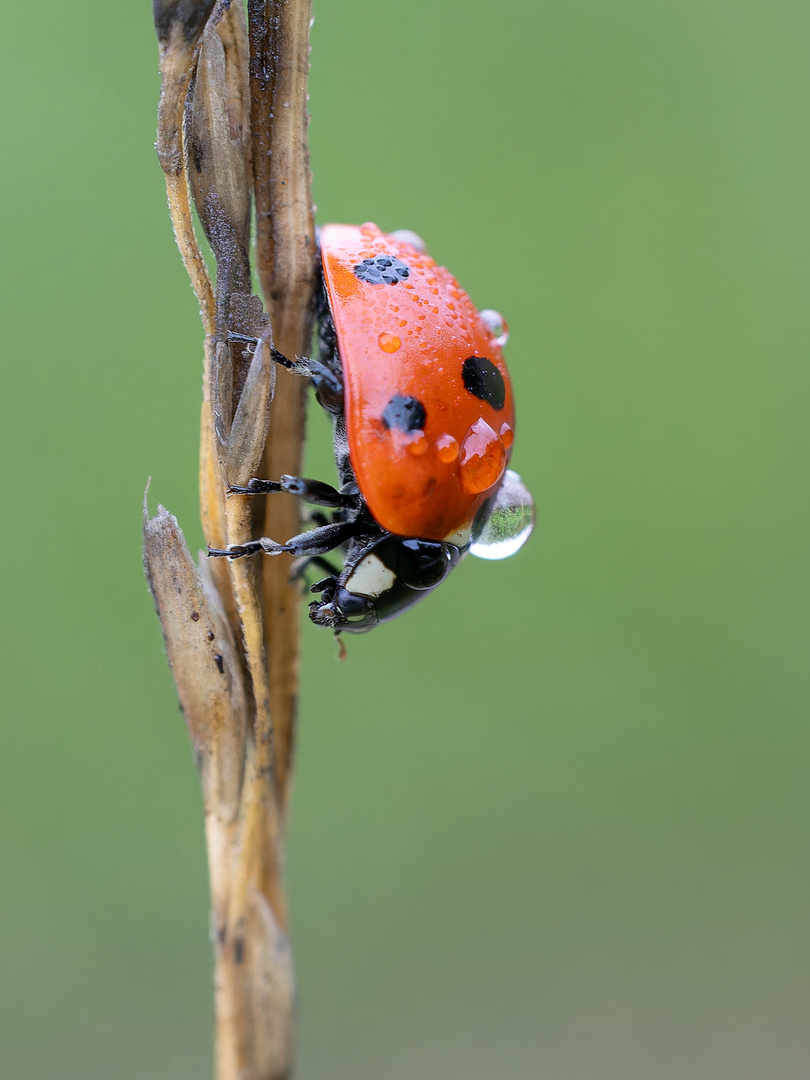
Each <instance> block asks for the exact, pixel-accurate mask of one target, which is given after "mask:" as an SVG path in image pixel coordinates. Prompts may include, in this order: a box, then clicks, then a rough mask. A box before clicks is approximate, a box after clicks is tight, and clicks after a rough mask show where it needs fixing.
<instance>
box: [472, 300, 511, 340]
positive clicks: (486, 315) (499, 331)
mask: <svg viewBox="0 0 810 1080" xmlns="http://www.w3.org/2000/svg"><path fill="white" fill-rule="evenodd" d="M478 314H479V316H480V318H481V322H482V323H483V324H484V326H485V327H486V328H487V330H489V332H490V334H492V336H493V338H494V339H495V344H496V345H499V346H500V347H501V348H503V347H504V345H505V344H506V343H507V341H508V340H509V324H508V323H507V321H506V319H505V318H504V317H503V315H501V313H500V312H499V311H493V310H492V309H491V308H484V310H483V311H479V312H478Z"/></svg>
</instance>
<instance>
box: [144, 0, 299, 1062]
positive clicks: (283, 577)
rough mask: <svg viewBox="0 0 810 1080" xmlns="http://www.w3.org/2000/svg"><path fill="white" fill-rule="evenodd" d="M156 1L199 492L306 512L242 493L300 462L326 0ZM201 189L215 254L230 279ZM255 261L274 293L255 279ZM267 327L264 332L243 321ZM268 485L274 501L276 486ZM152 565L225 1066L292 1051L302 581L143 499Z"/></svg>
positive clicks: (223, 507)
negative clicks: (203, 846)
mask: <svg viewBox="0 0 810 1080" xmlns="http://www.w3.org/2000/svg"><path fill="white" fill-rule="evenodd" d="M247 6H248V18H247V20H246V18H245V14H244V8H243V6H242V4H241V3H237V4H233V5H231V3H230V2H229V0H218V2H216V3H214V2H212V0H205V2H201V0H155V2H154V17H155V27H156V29H157V34H158V40H159V45H160V70H161V77H162V87H161V98H160V106H159V112H158V138H157V151H158V157H159V160H160V164H161V166H162V168H163V171H164V174H165V177H166V187H167V192H168V199H169V209H170V212H171V217H172V224H173V226H174V232H175V236H176V238H177V244H178V247H179V248H180V253H181V255H182V257H183V262H184V264H185V266H186V270H187V271H188V274H189V277H190V278H191V283H192V285H193V287H194V291H195V293H196V295H197V299H198V300H199V304H200V314H201V317H202V322H203V330H204V334H205V368H204V393H203V407H202V421H201V438H200V502H201V515H202V521H203V528H204V532H205V538H206V541H207V542H208V543H209V544H210V545H211V546H212V547H223V546H225V545H227V544H238V543H241V542H244V541H245V540H247V539H249V538H252V537H254V536H257V535H271V536H292V535H294V534H295V533H296V532H298V531H299V528H300V525H299V521H298V507H297V503H296V500H295V499H293V498H292V497H291V496H287V495H277V496H275V497H274V498H273V499H267V500H253V501H251V500H250V499H249V498H246V497H244V496H232V497H230V498H227V497H226V490H227V488H228V485H230V484H235V485H239V484H244V483H246V481H247V480H249V479H250V477H252V476H254V475H263V476H278V475H280V474H281V473H291V474H298V473H300V466H301V450H302V442H303V427H304V392H305V386H304V380H302V379H300V378H296V377H295V376H291V375H289V374H288V373H287V372H286V371H283V370H278V371H277V370H276V366H275V365H274V363H273V361H272V360H271V357H270V350H271V346H273V345H274V346H275V347H276V348H278V349H279V350H280V351H281V352H283V353H285V355H288V356H295V355H300V354H303V353H306V352H307V350H308V346H309V341H310V336H311V318H312V293H313V289H314V273H315V264H314V256H315V241H314V226H313V219H312V200H311V195H310V175H309V156H308V150H307V137H306V136H307V112H306V77H307V70H308V63H309V37H308V35H309V23H310V3H309V0H303V2H299V0H287V2H283V0H276V2H270V0H249V3H248V5H247ZM192 203H193V206H194V208H195V209H196V212H197V216H198V218H199V222H200V224H201V226H202V228H203V230H204V232H205V236H206V239H207V241H208V243H209V245H210V247H211V250H212V252H213V255H214V259H215V262H216V275H215V284H213V283H212V281H211V276H210V274H209V272H208V269H207V267H206V263H205V260H204V258H203V256H202V254H201V251H200V247H199V243H198V240H197V237H196V235H195V232H194V224H193V220H192V210H191V207H192ZM252 207H255V213H256V237H257V242H256V251H255V270H256V274H257V277H258V280H259V282H260V285H261V290H262V294H263V301H264V303H262V301H261V300H260V299H259V298H258V297H256V296H254V295H252V292H251V281H252V268H251V252H250V232H251V212H252ZM234 334H239V335H242V336H247V337H252V338H256V339H258V341H259V344H258V346H257V347H256V348H255V349H254V350H250V349H246V348H245V345H244V344H242V343H235V342H234V341H233V340H231V335H234ZM262 502H266V508H265V507H264V506H261V505H259V504H260V503H262ZM144 554H145V563H146V570H147V575H148V577H149V582H150V585H151V588H152V592H153V594H154V597H155V603H156V606H157V610H158V614H159V616H160V620H161V623H162V626H163V632H164V636H165V639H166V647H167V651H168V655H169V662H170V664H171V668H172V672H173V675H174V678H175V681H176V683H177V688H178V692H179V695H180V701H181V704H182V707H183V711H184V714H185V718H186V723H187V725H188V730H189V734H190V736H191V739H192V743H193V746H194V752H195V757H196V761H197V764H198V768H199V771H200V778H201V782H202V788H203V794H204V798H205V813H206V836H207V843H208V857H209V865H210V875H211V900H212V909H213V915H212V923H213V936H214V947H215V954H216V1075H217V1080H282V1078H286V1077H290V1076H291V1075H292V1070H293V1051H294V1038H295V1017H294V980H293V969H292V959H291V954H290V946H289V940H288V937H287V911H286V903H285V896H284V887H283V854H284V825H285V817H286V811H287V805H288V799H289V787H290V770H291V759H292V749H293V733H294V723H295V705H296V694H297V675H298V612H299V594H298V591H297V590H296V589H295V588H294V587H292V586H291V585H290V584H289V581H288V575H289V564H288V560H286V559H276V560H264V561H262V560H258V559H245V560H239V561H235V562H230V561H227V560H217V561H216V562H208V561H207V560H205V559H204V558H202V559H201V560H200V562H199V565H195V563H194V562H193V560H192V559H191V557H190V555H189V552H188V550H187V547H186V544H185V541H184V540H183V536H182V533H181V531H180V529H179V526H178V524H177V522H176V521H175V519H174V518H173V517H172V516H171V515H170V514H169V513H167V511H166V510H164V509H163V508H158V512H157V514H156V515H155V516H154V517H152V518H149V517H148V515H147V514H146V511H145V513H144Z"/></svg>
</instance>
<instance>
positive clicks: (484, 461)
mask: <svg viewBox="0 0 810 1080" xmlns="http://www.w3.org/2000/svg"><path fill="white" fill-rule="evenodd" d="M459 463H460V465H461V486H462V487H463V488H464V490H465V491H466V492H467V494H468V495H480V493H481V492H482V491H486V490H487V489H488V488H491V487H492V485H493V484H497V482H498V481H499V480H500V478H501V477H502V476H503V471H504V469H505V468H506V450H505V449H504V445H503V443H502V442H501V439H500V436H499V435H498V433H497V432H495V431H493V430H492V428H491V427H490V426H489V424H488V423H487V422H486V420H484V418H483V417H481V419H480V420H476V422H475V423H474V424H473V425H472V427H471V428H470V429H469V431H468V432H467V434H466V435H465V436H464V441H463V442H462V444H461V453H460V455H459Z"/></svg>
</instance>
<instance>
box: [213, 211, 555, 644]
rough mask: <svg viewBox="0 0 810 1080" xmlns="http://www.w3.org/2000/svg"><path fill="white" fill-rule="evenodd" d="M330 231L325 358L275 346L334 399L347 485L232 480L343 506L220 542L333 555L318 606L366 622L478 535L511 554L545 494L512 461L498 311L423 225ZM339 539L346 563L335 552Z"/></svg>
mask: <svg viewBox="0 0 810 1080" xmlns="http://www.w3.org/2000/svg"><path fill="white" fill-rule="evenodd" d="M319 246H320V287H319V299H318V308H317V334H318V356H317V359H309V358H306V357H299V358H296V359H295V360H290V359H288V358H287V357H285V356H283V355H281V354H280V353H278V352H276V351H275V350H273V354H272V355H273V359H274V360H276V361H277V362H278V363H280V364H282V365H284V366H285V367H287V368H288V369H289V370H291V371H293V372H295V373H298V374H301V375H303V376H306V377H308V378H310V379H311V381H312V383H313V385H314V388H315V394H316V397H317V399H318V402H319V403H320V404H321V405H322V406H323V408H324V409H326V410H327V411H328V412H329V413H330V414H331V416H332V421H333V427H334V453H335V462H336V465H337V471H338V475H339V477H340V487H339V488H334V487H331V486H330V485H328V484H324V483H322V482H320V481H316V480H310V479H305V478H303V477H297V476H282V477H281V479H280V480H278V481H273V480H257V479H254V480H251V481H250V482H249V483H248V484H247V486H244V487H231V488H230V489H229V492H230V493H239V494H245V495H257V494H262V493H269V492H277V491H285V492H288V493H290V494H294V495H299V496H301V497H302V498H303V499H304V500H306V501H307V502H310V503H312V504H314V505H316V506H321V507H326V508H329V509H330V510H331V511H332V512H333V513H332V515H331V517H330V518H327V517H325V516H324V515H319V518H320V522H321V523H320V524H319V525H318V526H317V527H315V528H313V529H311V530H310V531H308V532H304V533H301V534H300V535H299V536H294V537H293V538H292V539H291V540H288V541H287V542H286V543H283V544H282V543H277V542H276V541H275V540H271V539H269V538H263V539H260V540H254V541H251V542H250V543H247V544H241V545H232V546H230V547H229V548H226V549H212V550H210V551H209V554H210V555H214V556H225V557H228V558H231V559H235V558H240V557H242V556H245V555H253V554H255V553H258V552H265V553H266V554H268V555H279V554H282V553H288V554H290V555H293V556H296V557H297V558H298V559H299V560H300V561H299V563H298V567H297V569H298V570H299V571H300V570H301V569H302V568H304V567H306V566H310V565H313V566H316V567H320V568H322V569H324V570H326V571H327V574H328V576H327V577H325V578H323V579H322V580H320V581H318V582H316V583H315V584H314V585H312V586H311V591H312V592H313V593H318V594H320V598H319V599H318V600H316V601H315V602H313V603H311V604H310V605H309V616H310V618H311V619H312V621H313V622H314V623H316V624H317V625H319V626H328V627H331V628H332V629H333V630H334V631H335V633H340V632H341V631H354V632H356V631H365V630H370V629H372V628H373V627H374V626H376V625H377V624H378V623H381V622H385V621H387V620H389V619H392V618H394V617H395V616H397V615H399V614H401V613H402V612H403V611H405V610H406V609H407V608H409V607H411V606H412V605H413V604H415V603H416V602H417V601H418V600H420V599H421V598H422V597H423V596H425V595H426V594H427V593H428V592H430V591H431V590H432V589H434V588H435V587H436V586H437V585H438V584H439V583H440V582H441V581H443V580H444V578H446V577H447V575H448V574H449V572H450V571H451V570H452V569H453V567H454V566H456V565H457V564H458V563H459V562H460V561H461V559H462V558H463V557H464V555H465V554H466V553H467V552H468V551H470V552H472V553H473V554H474V555H478V556H480V557H483V558H490V559H493V558H503V557H505V556H507V555H511V554H512V553H513V552H514V551H516V550H517V549H518V548H519V547H521V546H522V545H523V543H524V542H525V541H526V539H527V538H528V536H529V534H530V533H531V531H532V528H533V525H534V508H533V505H532V500H531V496H530V494H529V492H528V491H527V490H526V488H525V486H524V485H523V483H522V481H521V479H520V477H519V476H518V475H517V473H514V472H512V471H511V470H509V469H508V468H507V465H508V464H509V458H510V456H511V453H512V445H513V440H514V432H515V410H514V402H513V397H512V384H511V382H510V379H509V374H508V372H507V370H506V365H505V364H504V360H503V355H502V352H501V348H502V346H503V345H505V343H506V340H507V328H506V324H505V322H504V321H503V319H502V318H501V317H500V316H499V315H498V314H497V312H493V311H480V312H479V311H477V310H476V308H475V307H474V306H473V304H472V302H471V301H470V299H469V297H468V296H467V294H466V293H465V292H464V291H463V290H462V289H461V287H460V286H459V284H458V282H457V281H456V280H455V278H454V277H453V276H452V275H451V274H450V273H449V271H447V270H445V269H444V267H441V266H437V265H436V263H435V262H434V261H433V259H431V258H430V256H429V255H428V254H427V253H426V251H425V249H424V245H423V243H422V241H421V240H420V239H419V237H418V236H416V235H415V234H414V233H410V232H404V231H403V232H395V233H390V234H386V233H383V232H382V231H381V230H380V229H379V228H378V227H377V226H376V225H371V224H366V225H361V226H355V225H327V226H324V228H323V229H322V230H321V232H320V240H319ZM231 337H232V339H236V340H244V341H251V339H247V338H239V336H238V335H231ZM253 344H255V341H254V342H253ZM336 549H340V550H341V551H342V566H341V568H337V567H335V566H332V564H331V563H329V562H328V561H327V560H326V558H325V556H326V555H328V554H329V553H330V552H332V551H335V550H336Z"/></svg>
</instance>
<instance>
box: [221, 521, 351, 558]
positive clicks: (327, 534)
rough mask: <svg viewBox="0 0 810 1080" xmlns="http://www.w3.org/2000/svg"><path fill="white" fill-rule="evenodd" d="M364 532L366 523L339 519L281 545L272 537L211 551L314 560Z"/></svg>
mask: <svg viewBox="0 0 810 1080" xmlns="http://www.w3.org/2000/svg"><path fill="white" fill-rule="evenodd" d="M361 532H363V526H362V525H359V524H358V523H357V522H355V521H338V522H335V523H334V524H332V525H321V526H320V528H318V529H312V530H311V531H310V532H305V533H300V534H299V535H298V536H293V537H292V539H290V540H288V541H287V543H286V544H279V543H278V542H277V541H276V540H271V539H270V537H269V536H263V537H262V538H261V539H259V540H249V541H248V542H247V543H246V544H231V545H230V546H229V547H227V548H209V549H208V554H209V555H210V556H212V557H215V558H220V559H242V558H244V557H245V556H246V555H258V553H259V552H260V551H263V552H264V553H265V555H294V556H295V557H296V558H299V559H302V558H307V559H311V558H313V557H315V556H316V555H326V554H328V553H329V552H330V551H334V549H335V548H336V547H340V545H341V544H345V543H346V541H347V540H351V538H352V537H353V536H358V535H359V534H360V533H361Z"/></svg>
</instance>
